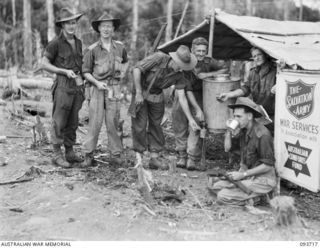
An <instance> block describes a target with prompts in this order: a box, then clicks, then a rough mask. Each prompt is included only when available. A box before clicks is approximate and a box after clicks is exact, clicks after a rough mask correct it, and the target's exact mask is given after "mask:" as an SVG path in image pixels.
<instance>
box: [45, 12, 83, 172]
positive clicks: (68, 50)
mask: <svg viewBox="0 0 320 248" xmlns="http://www.w3.org/2000/svg"><path fill="white" fill-rule="evenodd" d="M81 16H82V14H74V13H72V12H71V11H70V10H69V9H67V8H62V9H61V10H60V16H59V18H58V20H57V21H56V25H57V26H58V27H60V28H61V29H62V31H61V33H60V35H59V36H58V37H56V38H55V39H54V40H52V41H51V42H50V43H49V44H48V46H47V47H46V50H45V53H44V57H43V59H42V68H43V69H45V70H47V71H49V72H52V73H56V74H57V78H56V80H55V82H54V85H53V91H52V96H53V109H52V129H51V142H52V144H53V151H54V157H53V159H52V161H53V163H54V164H56V165H58V166H61V167H70V163H74V162H81V161H82V159H81V158H80V157H78V156H77V155H76V154H75V152H74V150H73V146H74V144H75V142H76V130H77V128H78V121H79V116H78V113H79V110H80V109H81V106H82V102H83V101H84V86H83V80H82V77H81V65H82V43H81V41H80V40H79V39H78V38H77V37H76V36H75V35H74V34H75V30H76V26H77V21H78V19H79V18H80V17H81ZM62 144H63V145H64V147H65V152H66V154H65V157H64V156H63V154H62V151H61V145H62Z"/></svg>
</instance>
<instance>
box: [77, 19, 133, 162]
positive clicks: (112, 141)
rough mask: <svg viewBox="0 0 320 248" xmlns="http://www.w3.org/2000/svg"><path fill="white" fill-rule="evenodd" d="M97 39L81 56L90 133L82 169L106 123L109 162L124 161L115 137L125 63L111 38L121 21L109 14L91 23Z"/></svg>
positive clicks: (90, 159) (119, 47) (119, 45)
mask: <svg viewBox="0 0 320 248" xmlns="http://www.w3.org/2000/svg"><path fill="white" fill-rule="evenodd" d="M91 25H92V27H93V29H94V30H95V31H96V32H98V33H99V34H100V40H99V41H98V42H96V43H94V44H93V45H91V46H90V47H89V48H88V51H87V52H86V54H85V56H84V63H83V73H84V77H85V78H86V80H87V81H88V82H89V83H91V84H92V86H91V87H90V97H91V99H90V103H89V132H88V135H87V137H86V138H85V142H84V151H85V161H84V163H83V166H91V165H92V164H93V151H94V149H95V148H96V146H97V143H98V138H99V133H100V130H101V126H102V122H103V120H105V122H106V126H107V133H108V149H109V151H110V153H111V161H112V162H114V163H117V164H120V163H122V162H123V160H122V159H121V156H120V155H121V153H122V150H123V146H122V141H121V137H120V136H119V134H118V128H119V125H120V123H119V119H120V80H121V64H123V63H126V62H127V53H126V50H125V48H124V46H123V44H122V43H121V42H119V41H116V40H114V39H113V35H114V32H115V30H117V29H118V27H119V26H120V19H117V18H113V17H112V16H110V15H108V14H104V15H102V16H101V17H100V18H99V19H98V20H96V21H93V22H92V24H91Z"/></svg>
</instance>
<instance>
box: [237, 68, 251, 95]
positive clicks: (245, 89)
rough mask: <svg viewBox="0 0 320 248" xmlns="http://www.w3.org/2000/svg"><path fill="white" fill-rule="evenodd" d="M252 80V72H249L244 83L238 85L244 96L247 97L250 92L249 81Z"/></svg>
mask: <svg viewBox="0 0 320 248" xmlns="http://www.w3.org/2000/svg"><path fill="white" fill-rule="evenodd" d="M251 80H252V72H250V73H249V76H248V80H246V81H245V82H244V84H243V85H242V86H241V87H240V89H241V90H242V91H243V93H244V95H243V96H244V97H247V96H249V95H250V93H251V90H250V82H251Z"/></svg>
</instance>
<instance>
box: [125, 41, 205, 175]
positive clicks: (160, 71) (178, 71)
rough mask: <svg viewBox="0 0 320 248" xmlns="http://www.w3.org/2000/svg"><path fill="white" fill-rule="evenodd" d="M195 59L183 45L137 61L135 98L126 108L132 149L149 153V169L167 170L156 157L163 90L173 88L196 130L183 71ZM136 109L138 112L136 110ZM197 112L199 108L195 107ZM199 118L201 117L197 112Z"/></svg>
mask: <svg viewBox="0 0 320 248" xmlns="http://www.w3.org/2000/svg"><path fill="white" fill-rule="evenodd" d="M196 63H197V59H196V57H195V56H194V55H193V54H191V53H190V50H189V48H188V47H186V46H180V47H179V48H178V49H177V51H176V52H172V53H169V55H167V54H164V53H162V52H157V53H155V54H153V55H151V56H149V57H147V58H145V59H143V60H142V61H140V62H139V63H138V64H137V65H136V67H135V68H134V70H133V78H134V87H135V89H134V97H133V99H132V102H131V106H130V108H129V110H130V113H131V115H132V119H131V120H132V138H133V149H134V150H135V151H136V152H137V156H138V155H140V154H141V153H143V152H144V151H146V150H149V151H150V152H151V159H150V163H149V167H150V168H151V169H168V166H167V165H166V164H164V163H163V162H162V161H161V160H160V158H159V152H160V151H162V150H163V147H164V143H165V139H164V135H163V131H162V128H161V126H160V124H161V120H162V117H163V115H164V107H165V105H164V97H163V92H162V90H163V89H166V88H168V87H170V86H171V85H175V88H176V92H177V95H178V96H179V101H180V104H181V107H182V109H183V111H184V113H185V115H186V117H187V118H188V121H189V125H190V127H191V128H192V129H194V130H196V129H199V126H198V124H197V123H196V121H195V120H194V118H193V116H192V115H191V113H190V109H189V106H188V102H187V98H186V95H185V91H187V92H188V93H190V94H192V92H191V85H190V83H189V81H188V79H187V78H186V77H185V72H186V71H191V70H193V69H194V67H195V65H196ZM136 107H137V109H136ZM197 109H198V110H199V109H200V108H199V107H198V108H197ZM197 115H198V116H201V115H202V112H201V113H197Z"/></svg>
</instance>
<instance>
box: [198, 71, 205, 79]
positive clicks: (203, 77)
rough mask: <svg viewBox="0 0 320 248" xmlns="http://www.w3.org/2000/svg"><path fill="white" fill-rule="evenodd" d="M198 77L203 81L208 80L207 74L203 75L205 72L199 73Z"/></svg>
mask: <svg viewBox="0 0 320 248" xmlns="http://www.w3.org/2000/svg"><path fill="white" fill-rule="evenodd" d="M197 77H198V78H199V79H201V80H203V79H205V78H207V76H206V74H205V73H203V72H200V73H198V74H197Z"/></svg>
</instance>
